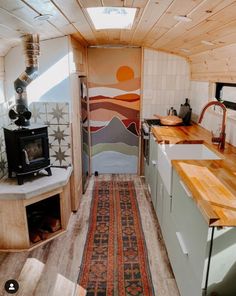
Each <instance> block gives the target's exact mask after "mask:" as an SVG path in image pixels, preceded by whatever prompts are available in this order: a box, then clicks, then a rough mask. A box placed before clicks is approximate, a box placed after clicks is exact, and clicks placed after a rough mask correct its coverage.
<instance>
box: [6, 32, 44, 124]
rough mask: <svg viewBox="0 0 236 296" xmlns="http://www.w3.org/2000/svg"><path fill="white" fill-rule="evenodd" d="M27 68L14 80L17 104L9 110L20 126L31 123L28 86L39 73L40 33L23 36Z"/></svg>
mask: <svg viewBox="0 0 236 296" xmlns="http://www.w3.org/2000/svg"><path fill="white" fill-rule="evenodd" d="M22 41H23V49H24V54H25V62H26V69H25V71H24V72H23V73H21V74H20V76H19V77H18V78H17V79H16V80H15V82H14V88H15V91H16V105H15V108H12V109H11V110H10V111H9V117H10V118H11V119H17V120H16V121H15V124H16V125H18V126H28V125H30V122H29V119H30V117H31V112H30V111H29V110H28V102H27V93H26V87H27V86H28V85H29V84H30V83H31V81H33V80H34V79H35V78H36V77H37V75H38V56H39V49H40V48H39V35H38V34H27V35H24V36H23V37H22Z"/></svg>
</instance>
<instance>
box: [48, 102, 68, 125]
mask: <svg viewBox="0 0 236 296" xmlns="http://www.w3.org/2000/svg"><path fill="white" fill-rule="evenodd" d="M46 109H47V122H48V123H49V124H50V125H51V124H69V123H70V116H69V114H70V113H69V112H70V110H69V103H50V104H47V105H46Z"/></svg>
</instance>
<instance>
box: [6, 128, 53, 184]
mask: <svg viewBox="0 0 236 296" xmlns="http://www.w3.org/2000/svg"><path fill="white" fill-rule="evenodd" d="M4 136H5V143H6V152H7V161H8V176H9V177H10V178H11V177H13V173H15V175H16V177H17V180H18V184H19V185H21V184H23V181H24V177H25V176H26V175H29V174H32V173H37V172H39V171H40V170H42V169H45V170H46V171H47V173H48V175H51V169H50V157H49V145H48V131H47V126H36V125H31V126H29V127H27V128H24V127H21V128H19V127H16V126H15V125H13V126H10V127H7V128H4Z"/></svg>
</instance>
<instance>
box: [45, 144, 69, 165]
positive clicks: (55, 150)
mask: <svg viewBox="0 0 236 296" xmlns="http://www.w3.org/2000/svg"><path fill="white" fill-rule="evenodd" d="M50 159H51V164H52V165H53V166H60V167H62V166H69V165H71V147H70V144H68V145H65V146H62V145H50Z"/></svg>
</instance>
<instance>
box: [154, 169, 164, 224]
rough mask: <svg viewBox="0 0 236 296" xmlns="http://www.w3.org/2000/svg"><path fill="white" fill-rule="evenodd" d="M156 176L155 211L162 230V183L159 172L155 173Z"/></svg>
mask: <svg viewBox="0 0 236 296" xmlns="http://www.w3.org/2000/svg"><path fill="white" fill-rule="evenodd" d="M156 175H157V178H156V179H157V186H156V200H155V211H156V214H157V218H158V221H159V224H160V227H161V229H162V225H163V222H162V219H163V198H164V183H163V181H162V178H161V176H160V174H159V172H158V171H157V172H156Z"/></svg>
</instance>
